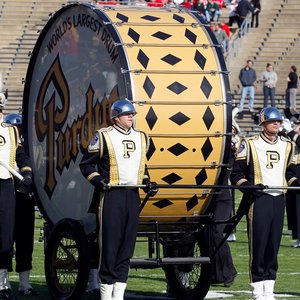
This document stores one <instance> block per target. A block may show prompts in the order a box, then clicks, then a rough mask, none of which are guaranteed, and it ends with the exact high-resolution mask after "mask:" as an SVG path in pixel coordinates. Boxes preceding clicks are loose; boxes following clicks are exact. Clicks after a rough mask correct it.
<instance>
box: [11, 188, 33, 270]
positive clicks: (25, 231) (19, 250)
mask: <svg viewBox="0 0 300 300" xmlns="http://www.w3.org/2000/svg"><path fill="white" fill-rule="evenodd" d="M34 205H35V201H34V198H33V197H30V196H29V195H28V194H21V193H16V216H15V230H14V241H15V251H16V272H18V273H20V272H23V271H26V270H31V269H32V252H33V242H34Z"/></svg>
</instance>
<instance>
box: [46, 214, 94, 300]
mask: <svg viewBox="0 0 300 300" xmlns="http://www.w3.org/2000/svg"><path fill="white" fill-rule="evenodd" d="M88 262H89V255H88V242H87V238H86V235H85V232H84V229H83V227H82V225H81V224H80V223H79V222H78V221H76V220H73V219H63V220H61V221H60V222H58V223H57V224H56V225H55V226H54V228H53V229H52V230H51V232H50V234H49V239H48V241H47V244H46V248H45V276H46V282H47V286H48V289H49V292H50V294H51V296H52V298H53V299H57V300H75V299H76V300H78V299H80V298H81V297H82V295H83V293H84V291H85V289H86V285H87V282H88V276H89V263H88Z"/></svg>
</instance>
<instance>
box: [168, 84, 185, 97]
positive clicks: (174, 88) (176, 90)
mask: <svg viewBox="0 0 300 300" xmlns="http://www.w3.org/2000/svg"><path fill="white" fill-rule="evenodd" d="M167 88H168V89H169V90H170V91H172V92H173V93H175V94H177V95H179V94H181V93H182V92H183V91H185V90H186V89H187V87H186V86H184V85H182V84H181V83H179V82H178V81H175V82H173V83H172V84H170V85H169V86H167Z"/></svg>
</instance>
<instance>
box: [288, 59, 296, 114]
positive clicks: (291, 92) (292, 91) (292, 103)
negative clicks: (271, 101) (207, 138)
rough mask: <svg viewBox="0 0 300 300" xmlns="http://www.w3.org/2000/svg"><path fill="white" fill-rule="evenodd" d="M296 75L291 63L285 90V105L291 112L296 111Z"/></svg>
mask: <svg viewBox="0 0 300 300" xmlns="http://www.w3.org/2000/svg"><path fill="white" fill-rule="evenodd" d="M297 85H298V75H297V68H296V66H294V65H292V66H291V69H290V73H289V75H288V77H287V89H286V92H285V101H286V107H287V108H289V109H290V112H291V114H294V113H296V112H297V108H296V96H297Z"/></svg>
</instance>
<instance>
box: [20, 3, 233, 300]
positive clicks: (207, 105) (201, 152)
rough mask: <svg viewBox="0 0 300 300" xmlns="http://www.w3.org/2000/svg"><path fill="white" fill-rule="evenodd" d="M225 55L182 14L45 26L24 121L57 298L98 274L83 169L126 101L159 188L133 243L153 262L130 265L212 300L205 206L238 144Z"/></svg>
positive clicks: (124, 9)
mask: <svg viewBox="0 0 300 300" xmlns="http://www.w3.org/2000/svg"><path fill="white" fill-rule="evenodd" d="M220 47H221V46H220V45H219V44H217V41H216V39H215V37H214V35H213V33H212V32H211V30H210V28H209V26H207V25H206V24H203V23H202V20H201V18H200V17H199V15H198V14H197V13H196V12H193V11H188V10H185V9H183V8H181V7H180V8H179V7H162V8H152V7H151V8H149V7H131V6H126V5H119V6H118V5H116V6H109V5H99V4H87V3H77V2H76V3H71V4H68V5H65V6H63V7H62V8H61V9H60V10H58V11H57V12H55V13H54V14H52V15H51V16H50V19H49V20H48V22H47V24H46V26H45V27H44V29H43V30H42V31H41V32H40V35H39V38H38V40H37V42H36V45H35V47H34V49H33V51H32V53H31V59H30V63H29V66H28V70H27V75H26V79H25V87H24V101H23V120H24V121H23V122H24V128H25V133H24V135H25V146H26V148H27V150H28V152H29V155H30V158H31V161H32V168H33V174H34V185H35V195H36V197H37V200H38V203H39V209H40V211H41V212H42V214H43V216H44V218H45V220H46V223H45V230H44V231H45V274H46V279H47V285H48V287H49V291H50V294H51V296H52V297H53V298H54V299H79V298H80V297H81V295H82V293H83V291H84V290H85V287H86V283H87V280H88V273H89V269H90V268H92V267H95V268H96V267H97V266H98V257H99V250H98V245H97V232H96V230H95V228H96V216H95V215H94V214H91V213H89V206H90V203H91V198H92V194H93V187H92V186H91V184H89V183H88V182H87V180H86V179H85V178H83V176H82V174H81V173H80V170H79V162H80V160H81V157H82V152H83V150H84V149H86V148H87V147H88V145H89V142H90V140H91V139H92V137H93V134H94V132H95V130H97V129H99V128H101V127H105V126H109V125H110V117H109V111H110V106H111V104H112V103H113V102H114V101H115V100H117V99H122V98H127V99H130V100H131V101H132V102H133V103H134V105H135V108H136V111H137V116H136V124H135V125H136V127H137V128H138V129H141V130H143V131H145V132H147V133H148V134H149V150H148V152H147V169H148V171H149V174H150V178H151V180H153V181H156V182H157V183H158V184H159V186H161V188H160V190H159V193H158V194H157V195H156V196H155V197H153V198H150V199H148V200H147V198H146V197H147V196H146V195H144V194H143V193H142V195H141V199H146V200H147V201H145V200H143V201H142V203H141V213H140V228H139V234H138V238H140V237H143V238H146V240H147V241H148V245H149V247H148V255H147V256H146V255H145V256H146V257H145V258H142V259H132V261H131V266H132V267H134V268H161V267H162V268H163V269H164V270H165V273H166V277H167V280H168V283H169V285H170V286H171V287H172V289H173V290H175V291H176V295H177V297H178V299H185V300H188V299H203V298H204V297H205V295H206V293H207V291H208V289H209V286H210V273H211V264H210V261H211V259H213V257H214V255H215V252H214V251H213V249H212V247H211V237H210V236H211V230H212V228H213V226H214V223H215V222H213V221H212V215H211V214H210V213H209V206H210V204H211V203H213V201H214V197H215V196H216V195H217V192H216V188H217V187H219V186H220V185H221V184H222V183H223V180H224V176H225V173H226V170H227V167H228V161H229V152H230V145H231V122H232V116H231V111H232V102H231V94H230V87H229V80H228V71H227V70H226V65H225V62H224V57H223V55H222V51H221V48H220ZM178 185H181V188H180V189H179V188H177V187H176V186H178ZM163 186H164V187H163ZM227 221H228V222H232V221H234V222H233V223H234V224H237V223H236V221H235V220H227ZM234 224H233V225H234ZM224 241H225V239H224ZM161 246H162V249H163V250H162V251H161V250H160V249H161ZM187 281H188V284H187Z"/></svg>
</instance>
